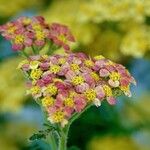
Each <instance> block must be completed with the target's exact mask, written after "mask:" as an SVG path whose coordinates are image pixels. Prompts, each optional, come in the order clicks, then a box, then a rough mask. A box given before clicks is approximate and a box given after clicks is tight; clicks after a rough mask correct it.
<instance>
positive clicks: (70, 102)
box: [64, 98, 74, 107]
mask: <svg viewBox="0 0 150 150" xmlns="http://www.w3.org/2000/svg"><path fill="white" fill-rule="evenodd" d="M64 104H65V106H68V107H73V106H74V101H73V99H72V98H66V99H65V100H64Z"/></svg>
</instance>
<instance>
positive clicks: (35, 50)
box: [32, 46, 38, 54]
mask: <svg viewBox="0 0 150 150" xmlns="http://www.w3.org/2000/svg"><path fill="white" fill-rule="evenodd" d="M32 50H33V53H34V54H38V51H37V49H36V48H34V46H32Z"/></svg>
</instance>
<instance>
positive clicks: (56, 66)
mask: <svg viewBox="0 0 150 150" xmlns="http://www.w3.org/2000/svg"><path fill="white" fill-rule="evenodd" d="M50 71H51V72H52V73H54V74H56V73H58V72H59V71H60V66H58V65H52V66H51V67H50Z"/></svg>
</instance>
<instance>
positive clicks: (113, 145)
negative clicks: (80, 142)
mask: <svg viewBox="0 0 150 150" xmlns="http://www.w3.org/2000/svg"><path fill="white" fill-rule="evenodd" d="M100 149H102V150H139V149H138V147H137V145H136V143H135V142H134V141H133V140H132V139H131V138H130V137H125V136H105V137H102V138H100V137H95V138H93V139H92V140H91V141H90V142H89V143H88V145H87V150H100ZM141 150H142V149H141Z"/></svg>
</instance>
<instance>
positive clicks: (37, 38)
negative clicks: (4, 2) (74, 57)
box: [0, 16, 75, 53]
mask: <svg viewBox="0 0 150 150" xmlns="http://www.w3.org/2000/svg"><path fill="white" fill-rule="evenodd" d="M0 33H2V36H4V37H5V38H6V39H7V40H10V41H11V42H12V48H13V49H14V50H23V49H25V48H26V47H43V46H45V44H47V43H49V44H55V45H56V46H58V47H63V48H64V49H65V50H70V47H69V45H68V42H69V41H70V42H74V41H75V39H74V37H73V35H72V34H71V32H70V30H69V29H68V28H67V26H65V25H61V24H58V23H52V24H47V23H46V22H45V19H44V18H43V17H41V16H36V17H33V18H29V17H20V18H18V19H17V20H15V21H12V22H8V23H7V24H5V25H2V26H0ZM35 53H38V52H35Z"/></svg>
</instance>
